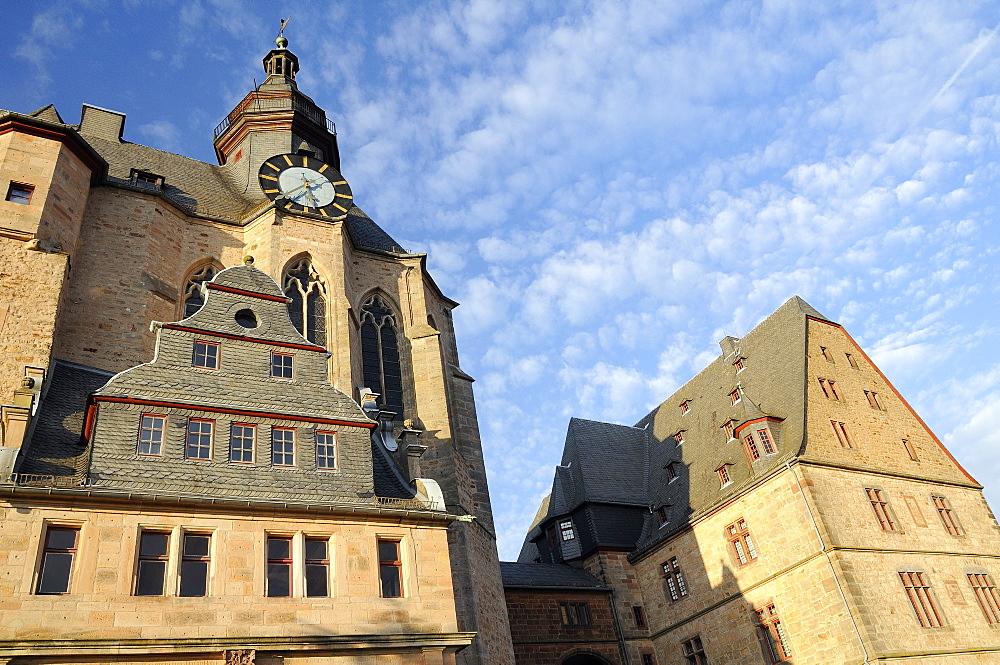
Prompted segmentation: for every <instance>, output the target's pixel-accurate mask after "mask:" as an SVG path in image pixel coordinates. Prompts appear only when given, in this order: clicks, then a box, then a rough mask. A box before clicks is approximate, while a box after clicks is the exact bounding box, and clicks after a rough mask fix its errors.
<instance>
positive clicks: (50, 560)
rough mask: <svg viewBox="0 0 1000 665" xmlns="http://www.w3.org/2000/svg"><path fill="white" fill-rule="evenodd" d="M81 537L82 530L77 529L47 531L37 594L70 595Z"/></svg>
mask: <svg viewBox="0 0 1000 665" xmlns="http://www.w3.org/2000/svg"><path fill="white" fill-rule="evenodd" d="M79 536H80V529H79V528H77V527H63V526H49V527H47V528H46V529H45V541H44V542H45V545H44V548H43V550H42V560H41V567H40V568H39V571H38V582H37V585H36V587H35V593H37V594H62V593H69V583H70V578H71V577H72V576H73V560H74V559H75V558H76V545H77V540H78V539H79Z"/></svg>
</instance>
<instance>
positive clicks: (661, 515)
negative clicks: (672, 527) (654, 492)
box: [656, 506, 669, 526]
mask: <svg viewBox="0 0 1000 665" xmlns="http://www.w3.org/2000/svg"><path fill="white" fill-rule="evenodd" d="M656 520H657V522H658V523H659V525H660V526H664V525H665V524H667V523H668V522H669V520H668V519H667V507H666V506H660V507H659V508H657V509H656Z"/></svg>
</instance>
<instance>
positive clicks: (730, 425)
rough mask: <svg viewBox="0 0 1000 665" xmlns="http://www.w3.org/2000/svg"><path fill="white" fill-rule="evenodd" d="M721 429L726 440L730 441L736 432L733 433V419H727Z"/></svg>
mask: <svg viewBox="0 0 1000 665" xmlns="http://www.w3.org/2000/svg"><path fill="white" fill-rule="evenodd" d="M722 431H724V432H725V433H726V440H727V441H731V440H733V439H734V438H736V434H735V432H736V427H735V426H734V425H733V421H732V420H730V421H728V422H727V423H726V424H725V425H723V426H722Z"/></svg>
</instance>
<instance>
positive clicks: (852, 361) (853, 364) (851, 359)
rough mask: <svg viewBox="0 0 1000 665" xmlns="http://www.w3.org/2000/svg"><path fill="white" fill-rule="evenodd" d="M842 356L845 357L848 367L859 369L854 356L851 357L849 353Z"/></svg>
mask: <svg viewBox="0 0 1000 665" xmlns="http://www.w3.org/2000/svg"><path fill="white" fill-rule="evenodd" d="M844 355H845V356H847V364H848V365H850V366H851V367H852V368H854V369H861V368H860V367H858V361H857V360H855V359H854V356H852V355H851V354H850V353H845V354H844Z"/></svg>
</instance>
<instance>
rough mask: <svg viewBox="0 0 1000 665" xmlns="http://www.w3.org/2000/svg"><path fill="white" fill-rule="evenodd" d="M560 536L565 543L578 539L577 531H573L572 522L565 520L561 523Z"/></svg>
mask: <svg viewBox="0 0 1000 665" xmlns="http://www.w3.org/2000/svg"><path fill="white" fill-rule="evenodd" d="M559 535H560V537H561V538H562V539H563V540H564V541H565V540H573V539H574V538H576V531H575V530H574V529H573V522H572V520H565V521H563V522H560V523H559Z"/></svg>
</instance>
